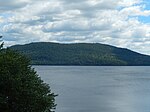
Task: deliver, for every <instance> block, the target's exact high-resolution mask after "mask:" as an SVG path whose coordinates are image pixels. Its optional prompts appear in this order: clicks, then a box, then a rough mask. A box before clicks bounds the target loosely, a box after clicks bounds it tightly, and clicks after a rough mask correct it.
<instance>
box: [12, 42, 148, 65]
mask: <svg viewBox="0 0 150 112" xmlns="http://www.w3.org/2000/svg"><path fill="white" fill-rule="evenodd" d="M10 49H14V50H17V51H19V52H22V53H23V54H25V55H26V56H28V57H29V58H30V59H31V62H32V64H34V65H88V66H90V65H97V66H99V65H104V66H105V65H109V66H111V65H112V66H118V65H130V66H131V65H133V66H134V65H136V66H139V65H147V66H148V65H150V56H147V55H142V54H139V53H136V52H134V51H131V50H128V49H123V48H118V47H114V46H110V45H104V44H99V43H74V44H60V43H51V42H38V43H30V44H26V45H15V46H12V47H10Z"/></svg>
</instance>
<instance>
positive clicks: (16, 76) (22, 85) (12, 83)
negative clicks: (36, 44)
mask: <svg viewBox="0 0 150 112" xmlns="http://www.w3.org/2000/svg"><path fill="white" fill-rule="evenodd" d="M55 96H56V95H54V93H52V92H51V90H50V87H49V85H48V84H46V83H44V82H43V81H42V80H41V78H40V77H39V76H38V75H37V73H36V72H35V70H34V69H33V68H32V67H31V65H30V62H29V60H28V59H27V58H26V57H24V56H23V55H21V54H19V53H17V52H14V51H11V50H8V49H6V50H3V49H1V50H0V110H1V111H2V112H52V111H53V110H54V109H55V106H56V105H55V103H54V101H55Z"/></svg>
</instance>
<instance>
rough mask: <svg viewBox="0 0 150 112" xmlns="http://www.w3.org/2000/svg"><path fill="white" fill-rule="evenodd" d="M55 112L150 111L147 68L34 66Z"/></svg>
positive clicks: (149, 80) (149, 77) (148, 68)
mask: <svg viewBox="0 0 150 112" xmlns="http://www.w3.org/2000/svg"><path fill="white" fill-rule="evenodd" d="M34 68H35V69H36V70H37V71H38V74H39V75H40V76H41V77H42V79H43V80H44V81H45V82H47V83H49V84H50V86H51V89H52V90H53V92H55V93H56V94H59V96H58V97H57V98H56V103H57V104H58V106H57V109H56V112H150V67H110V66H109V67H98V66H97V67H89V66H88V67H84V66H83V67H79V66H75V67H72V66H34Z"/></svg>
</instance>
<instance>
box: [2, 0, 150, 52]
mask: <svg viewBox="0 0 150 112" xmlns="http://www.w3.org/2000/svg"><path fill="white" fill-rule="evenodd" d="M0 35H3V41H4V42H5V46H11V45H15V44H26V43H31V42H59V43H77V42H82V43H103V44H109V45H113V46H117V47H122V48H128V49H131V50H134V51H137V52H139V53H143V54H148V55H150V1H149V0H0Z"/></svg>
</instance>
